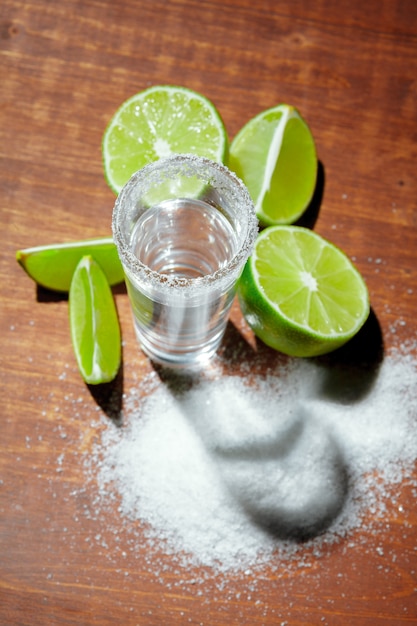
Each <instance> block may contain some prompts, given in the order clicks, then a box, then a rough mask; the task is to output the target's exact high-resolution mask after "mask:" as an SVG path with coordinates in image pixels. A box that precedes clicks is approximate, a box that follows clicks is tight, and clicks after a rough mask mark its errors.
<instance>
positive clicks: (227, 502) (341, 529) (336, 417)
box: [86, 351, 417, 572]
mask: <svg viewBox="0 0 417 626" xmlns="http://www.w3.org/2000/svg"><path fill="white" fill-rule="evenodd" d="M368 374H369V372H368ZM155 376H156V375H155ZM155 376H154V377H153V378H152V380H151V382H149V381H145V382H144V383H143V385H144V386H145V385H146V384H148V389H147V391H148V394H147V395H146V394H144V393H143V390H144V389H143V388H142V389H137V390H133V391H131V392H130V394H129V395H128V396H127V398H126V411H125V416H124V419H125V424H124V426H123V427H117V426H116V425H115V424H113V423H111V422H108V423H107V424H106V426H105V427H104V429H103V432H102V436H101V440H100V442H99V443H98V444H97V446H96V448H95V449H94V451H93V454H92V455H90V456H89V460H88V463H87V467H86V471H87V472H88V474H89V476H90V478H93V479H94V480H95V481H96V484H97V489H98V495H97V502H96V503H95V504H96V506H98V507H102V508H103V509H104V508H105V507H106V505H108V503H110V505H112V503H114V502H115V501H117V502H119V514H120V517H121V520H126V524H136V526H139V527H140V528H141V533H142V539H143V536H145V537H146V540H147V542H148V545H149V550H150V551H152V549H153V548H155V549H157V548H158V547H159V548H161V546H162V549H163V550H164V551H165V552H167V553H169V554H172V555H176V557H177V558H178V559H180V560H179V563H180V564H182V565H188V564H194V565H203V566H208V567H212V568H216V569H217V570H218V571H226V570H231V569H234V570H239V571H241V572H245V571H246V570H248V569H249V568H252V567H253V566H254V565H257V564H262V563H264V562H265V561H270V560H271V558H272V556H274V559H275V561H276V559H277V555H278V557H279V558H280V559H290V558H292V556H293V555H294V554H296V553H298V552H299V551H300V550H302V549H303V546H304V548H305V546H306V545H310V546H312V547H313V548H314V550H313V554H314V555H316V554H320V553H321V548H322V547H323V546H326V545H329V544H331V543H334V542H335V541H339V540H340V539H341V538H343V537H345V536H346V535H348V534H349V533H351V532H353V531H354V530H355V529H358V528H360V527H363V524H364V522H365V520H368V522H367V523H368V524H369V518H370V515H369V514H370V513H372V516H373V518H374V519H376V520H377V519H381V518H382V517H383V516H384V514H385V513H386V510H387V509H386V506H387V504H386V501H387V498H389V497H390V495H392V492H393V487H394V486H395V485H398V484H399V483H400V482H402V481H403V479H404V478H405V477H407V476H409V475H410V473H411V472H412V470H413V468H414V465H415V462H416V459H417V412H416V408H415V407H416V390H417V363H416V360H415V359H414V358H413V356H412V352H411V351H409V352H407V351H406V352H400V351H397V352H393V353H392V354H390V355H388V356H386V357H385V359H384V360H383V361H382V363H381V364H380V367H379V369H377V370H375V372H373V375H372V376H371V375H370V374H369V379H368V383H369V384H368V386H365V387H366V388H365V387H363V388H362V389H361V390H360V392H359V391H358V386H357V382H358V381H357V376H353V374H352V378H350V375H346V376H345V377H343V376H342V375H341V372H340V371H339V370H337V368H336V370H334V369H332V368H329V367H324V366H323V364H321V365H320V364H318V363H317V362H315V361H309V360H301V359H300V360H297V359H295V360H292V361H291V360H290V361H289V362H287V363H286V364H285V365H283V364H280V365H279V366H277V367H275V368H274V369H273V370H271V371H270V373H269V374H268V375H267V376H260V375H259V376H257V375H253V376H251V377H250V380H249V379H248V380H247V379H245V378H243V377H242V376H239V375H236V376H231V375H223V376H217V377H216V376H214V377H210V376H208V377H207V376H206V377H203V378H202V379H200V380H198V381H192V382H191V383H190V384H189V385H188V386H187V385H185V386H183V387H181V388H178V387H176V386H175V385H170V384H166V383H163V382H161V381H160V380H159V379H158V380H157V382H155ZM364 376H365V373H364ZM144 395H145V397H144V398H143V396H144ZM408 480H409V482H410V484H411V481H410V479H408ZM413 486H416V485H414V484H413ZM397 495H398V494H397ZM397 510H398V511H401V506H400V507H397ZM300 539H301V540H303V542H302V543H300V541H299V540H300ZM377 551H378V549H377ZM179 555H181V557H180V556H179ZM305 563H306V564H307V565H308V563H307V560H306V561H305Z"/></svg>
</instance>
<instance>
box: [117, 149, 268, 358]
mask: <svg viewBox="0 0 417 626" xmlns="http://www.w3.org/2000/svg"><path fill="white" fill-rule="evenodd" d="M112 227H113V237H114V241H115V243H116V246H117V249H118V253H119V256H120V260H121V262H122V265H123V269H124V272H125V277H126V285H127V290H128V294H129V299H130V303H131V307H132V311H133V319H134V324H135V329H136V335H137V338H138V340H139V343H140V345H141V347H142V349H143V351H144V352H145V353H146V354H147V355H148V356H149V358H150V359H151V360H152V361H154V362H156V363H159V364H160V365H163V366H168V367H174V368H187V369H188V368H195V367H200V366H202V365H204V363H205V362H207V361H208V360H209V359H210V358H211V357H212V356H213V355H214V353H215V352H216V350H217V348H218V346H219V344H220V342H221V339H222V337H223V334H224V331H225V328H226V323H227V319H228V314H229V311H230V307H231V304H232V301H233V298H234V295H235V288H236V282H237V280H238V279H239V276H240V274H241V272H242V270H243V267H244V264H245V262H246V260H247V259H248V257H249V255H250V254H251V252H252V249H253V245H254V242H255V239H256V236H257V232H258V221H257V218H256V214H255V208H254V205H253V202H252V200H251V198H250V196H249V193H248V191H247V189H246V187H245V186H244V184H243V183H242V182H241V181H240V180H239V179H238V178H237V177H236V176H235V175H234V174H233V173H232V172H230V171H229V170H228V169H227V168H226V167H225V166H224V165H221V164H218V163H215V162H214V161H211V160H209V159H206V158H202V157H197V156H194V155H185V154H182V155H173V156H170V157H168V158H165V159H160V160H158V161H156V162H154V163H151V164H149V165H147V166H145V167H144V168H143V169H141V170H139V171H138V172H136V173H135V174H134V175H133V176H132V178H131V179H130V180H129V181H128V183H127V184H126V185H125V186H124V188H123V189H122V191H121V192H120V194H119V196H118V198H117V200H116V204H115V207H114V211H113V221H112Z"/></svg>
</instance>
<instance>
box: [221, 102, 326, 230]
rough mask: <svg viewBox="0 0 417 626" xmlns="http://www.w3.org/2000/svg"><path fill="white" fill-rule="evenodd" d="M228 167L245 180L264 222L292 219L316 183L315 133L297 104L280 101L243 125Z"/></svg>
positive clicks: (260, 217) (301, 208)
mask: <svg viewBox="0 0 417 626" xmlns="http://www.w3.org/2000/svg"><path fill="white" fill-rule="evenodd" d="M229 167H230V169H232V170H233V171H234V172H235V173H236V174H237V175H238V176H239V177H240V178H241V179H242V180H243V182H244V183H245V184H246V186H247V188H248V190H249V193H250V194H251V196H252V200H253V202H254V204H255V208H256V213H257V215H258V219H259V221H260V223H261V224H262V225H263V226H271V225H275V224H292V223H293V222H295V221H296V220H297V219H298V218H299V217H300V216H301V215H302V214H303V212H304V211H305V209H306V208H307V206H308V205H309V203H310V201H311V199H312V197H313V194H314V189H315V186H316V180H317V155H316V148H315V145H314V140H313V136H312V134H311V132H310V129H309V127H308V126H307V124H306V122H305V121H304V120H303V119H302V117H301V115H300V114H299V112H298V111H297V109H295V108H294V107H292V106H289V105H288V104H280V105H279V106H276V107H274V108H272V109H268V110H266V111H263V112H262V113H260V114H259V115H257V116H256V117H254V118H253V119H251V120H250V121H249V122H248V123H247V124H246V125H245V126H244V127H243V128H242V129H241V130H240V131H239V133H238V134H237V135H236V137H235V138H234V140H233V142H232V144H231V146H230V159H229Z"/></svg>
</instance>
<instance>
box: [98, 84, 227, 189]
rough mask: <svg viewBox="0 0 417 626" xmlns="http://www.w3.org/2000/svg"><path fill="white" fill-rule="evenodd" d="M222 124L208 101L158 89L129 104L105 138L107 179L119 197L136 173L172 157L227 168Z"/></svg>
mask: <svg viewBox="0 0 417 626" xmlns="http://www.w3.org/2000/svg"><path fill="white" fill-rule="evenodd" d="M228 147H229V142H228V137H227V133H226V129H225V126H224V123H223V120H222V118H221V116H220V114H219V112H218V110H217V109H216V107H215V106H214V104H213V103H212V102H211V101H210V100H208V98H206V97H205V96H203V95H201V94H199V93H198V92H196V91H193V90H191V89H187V88H186V87H177V86H173V85H158V86H154V87H150V88H149V89H146V90H144V91H142V92H140V93H138V94H136V95H134V96H132V97H131V98H129V99H128V100H126V101H125V102H124V103H123V104H122V105H121V106H120V108H119V109H118V110H117V111H116V113H115V114H114V116H113V118H112V119H111V121H110V123H109V125H108V127H107V129H106V131H105V133H104V136H103V144H102V153H103V165H104V173H105V177H106V180H107V182H108V184H109V186H110V187H111V189H112V190H113V191H114V192H115V193H117V194H118V193H119V192H120V190H121V189H122V187H123V186H124V185H125V183H127V181H128V180H129V179H130V177H131V176H132V174H134V172H136V171H137V170H139V169H141V168H142V167H144V166H145V165H147V164H148V163H152V162H153V161H157V160H158V159H160V158H163V157H166V156H170V155H171V154H176V153H181V154H195V155H197V156H203V157H206V158H208V159H211V160H213V161H217V162H219V163H223V162H225V161H226V159H227V155H228Z"/></svg>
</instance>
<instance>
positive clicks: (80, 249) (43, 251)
mask: <svg viewBox="0 0 417 626" xmlns="http://www.w3.org/2000/svg"><path fill="white" fill-rule="evenodd" d="M88 254H91V255H92V256H94V258H95V259H96V261H98V262H99V263H100V266H101V268H102V269H103V271H104V273H105V275H106V277H107V280H108V282H109V283H110V285H116V284H117V283H121V282H123V280H124V274H123V269H122V265H121V263H120V261H119V257H118V254H117V249H116V246H115V245H114V243H113V239H112V238H111V237H102V238H95V239H85V240H83V241H74V242H70V243H55V244H50V245H46V246H37V247H34V248H26V249H24V250H18V251H17V252H16V259H17V261H18V263H19V264H20V265H21V266H22V267H23V269H24V270H25V272H27V274H28V275H29V276H30V277H31V278H32V279H33V280H34V281H36V282H37V283H38V284H39V285H42V287H46V288H47V289H52V290H54V291H62V292H67V291H69V288H70V285H71V280H72V276H73V274H74V271H75V268H76V267H77V265H78V263H79V261H80V260H81V258H82V257H83V256H85V255H88Z"/></svg>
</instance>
